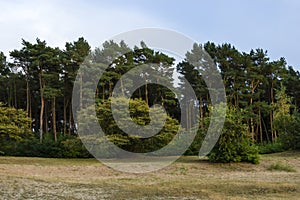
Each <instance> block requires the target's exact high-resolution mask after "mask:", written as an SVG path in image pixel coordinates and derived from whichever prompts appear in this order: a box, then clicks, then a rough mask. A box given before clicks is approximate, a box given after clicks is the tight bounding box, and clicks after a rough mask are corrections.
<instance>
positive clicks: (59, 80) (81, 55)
mask: <svg viewBox="0 0 300 200" xmlns="http://www.w3.org/2000/svg"><path fill="white" fill-rule="evenodd" d="M203 49H205V50H206V51H207V52H208V53H209V55H210V56H211V58H212V59H213V61H214V62H215V64H216V65H217V67H218V69H219V71H220V73H221V75H222V79H223V81H224V85H225V90H226V97H227V104H228V115H227V117H226V121H225V125H224V129H223V131H222V135H221V137H220V139H219V141H218V143H217V145H216V146H215V148H214V149H213V151H212V152H211V154H210V155H209V158H210V160H212V161H222V162H236V161H246V162H252V163H257V162H258V157H257V147H255V146H258V149H259V151H260V153H269V152H276V151H283V150H287V149H299V148H300V135H299V134H300V116H299V113H298V110H299V101H298V100H299V98H300V92H299V91H300V73H299V72H298V71H295V70H294V69H293V68H292V67H291V66H287V62H286V61H285V59H284V58H279V59H278V60H274V61H271V60H270V59H269V57H268V56H267V52H266V51H264V50H262V49H256V50H251V51H250V52H249V53H245V52H240V51H238V50H237V49H236V48H235V47H234V46H232V45H230V44H222V45H215V44H214V43H211V42H207V43H205V44H204V45H200V44H195V45H194V46H193V48H192V49H191V50H190V51H189V52H187V54H186V57H185V59H184V60H182V61H181V62H179V63H178V64H177V65H176V66H175V64H174V61H175V59H174V58H172V57H171V56H169V55H166V54H164V53H161V52H157V51H154V50H152V49H150V48H148V47H147V45H146V44H145V43H144V42H141V45H140V47H135V48H134V49H130V48H129V47H128V46H127V45H126V43H125V42H121V43H119V44H117V43H115V42H113V41H107V42H105V43H104V44H103V48H101V49H100V48H96V49H95V50H94V51H93V52H91V48H90V46H89V44H88V42H87V41H86V40H85V39H84V38H79V39H78V40H77V41H75V42H72V43H69V42H68V43H66V45H65V49H59V48H53V47H50V46H48V45H47V43H46V42H45V41H41V40H40V39H37V40H36V41H35V43H31V42H28V41H25V40H22V47H21V49H18V50H13V51H11V52H10V58H11V59H10V61H11V62H8V61H7V58H6V56H5V55H4V54H3V53H2V52H0V102H3V103H1V106H0V144H1V148H0V151H1V152H2V154H3V153H5V154H7V155H26V156H45V157H89V156H90V155H89V153H88V152H87V150H86V149H85V148H84V146H83V144H82V143H81V141H80V139H79V138H78V134H80V133H78V130H77V128H78V127H77V124H75V123H74V119H73V113H72V88H73V84H74V81H75V77H76V75H77V72H78V69H79V66H80V64H81V63H82V62H83V61H84V59H85V57H86V56H87V55H89V54H90V56H91V57H92V58H91V60H92V62H95V63H97V62H101V63H102V64H105V65H106V67H107V68H106V70H105V71H104V73H103V75H102V77H101V78H100V80H99V83H98V87H97V90H96V102H97V104H96V105H97V106H96V111H97V113H98V120H99V123H100V124H101V127H102V128H103V130H104V131H105V133H106V135H107V137H108V138H110V140H111V141H113V142H114V143H115V144H117V145H119V146H120V147H121V148H124V149H126V150H129V151H132V152H150V151H153V150H155V149H159V148H161V147H162V146H164V145H166V144H168V143H169V142H170V141H171V140H172V138H173V137H174V135H175V134H176V133H177V130H178V129H188V128H190V126H191V124H190V122H188V120H187V123H186V124H182V127H180V125H179V122H180V119H181V115H184V116H185V117H186V118H188V117H189V115H190V112H192V110H193V109H197V110H199V113H200V116H199V121H200V122H199V131H198V134H197V136H196V138H195V140H194V142H193V144H192V145H191V146H190V148H189V149H188V151H187V152H186V154H188V155H195V154H197V153H198V150H199V148H200V146H201V143H202V141H203V138H204V137H205V134H206V131H207V127H208V125H209V117H210V106H211V100H210V94H209V92H208V89H207V86H206V83H205V81H204V79H203V77H202V76H203V72H204V71H205V70H206V69H205V67H201V66H194V65H193V63H195V62H197V60H200V59H201V55H202V54H201V50H203ZM112 55H113V56H115V59H112ZM140 65H148V66H149V67H151V68H153V69H154V70H157V71H159V72H160V74H161V75H162V76H159V77H156V79H155V80H156V81H155V82H148V81H147V76H148V74H147V73H144V72H140V76H141V79H142V80H144V82H145V84H144V85H143V86H142V87H140V88H138V89H137V90H136V91H135V92H134V94H133V96H132V97H131V98H132V100H131V101H130V112H131V117H132V119H133V121H134V122H135V123H136V124H139V125H147V124H148V123H149V115H148V113H149V109H150V107H152V106H153V105H157V104H158V105H160V106H162V107H163V108H164V109H165V110H166V114H167V116H168V117H167V120H166V124H165V126H164V127H163V129H162V131H161V132H160V133H159V134H157V135H155V136H154V137H151V138H148V139H140V138H138V137H134V136H128V135H127V134H125V133H124V132H122V130H120V129H119V128H118V126H117V124H116V123H115V122H114V119H113V117H112V114H111V111H110V103H111V102H110V100H111V97H112V93H113V89H114V88H115V86H116V85H117V82H118V81H119V80H121V86H120V87H121V88H119V90H120V91H121V94H123V95H124V94H125V93H126V92H127V91H126V85H122V79H121V77H122V75H124V74H125V73H126V72H128V71H129V70H131V69H133V68H135V67H137V66H140ZM99 67H100V68H101V67H103V66H100V65H99ZM175 68H176V69H175ZM175 70H176V73H178V74H180V76H179V80H181V79H182V78H183V77H184V78H185V79H187V80H188V81H189V83H190V84H191V86H192V87H193V89H194V91H195V93H196V96H197V99H198V101H197V102H193V103H192V107H191V108H190V109H189V110H187V111H186V112H185V113H181V111H180V105H179V101H178V99H177V98H182V99H183V100H184V101H185V102H187V103H188V99H185V96H184V95H182V96H180V97H176V96H175V94H173V93H172V92H171V91H170V90H169V89H168V88H166V87H163V86H161V85H159V83H162V82H168V83H172V84H174V83H175V82H174V79H173V77H174V76H173V75H174V73H175ZM177 84H178V85H179V86H180V87H181V89H184V88H185V87H186V86H185V85H184V84H183V83H182V82H180V81H179V82H178V83H177ZM78 92H79V93H80V92H82V91H78ZM117 101H118V102H119V103H120V104H122V103H124V100H122V98H119V99H118V100H117ZM189 103H191V102H189ZM78 106H82V105H78ZM120 115H122V113H120ZM125 125H126V123H125Z"/></svg>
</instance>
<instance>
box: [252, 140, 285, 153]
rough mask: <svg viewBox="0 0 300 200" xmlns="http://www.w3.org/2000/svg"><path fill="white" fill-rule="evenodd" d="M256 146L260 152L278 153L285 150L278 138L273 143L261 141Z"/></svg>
mask: <svg viewBox="0 0 300 200" xmlns="http://www.w3.org/2000/svg"><path fill="white" fill-rule="evenodd" d="M257 146H258V151H259V153H260V154H268V153H278V152H283V151H285V150H286V149H285V148H284V146H283V145H282V143H281V142H280V141H279V140H275V142H274V143H271V142H270V143H263V144H259V145H257Z"/></svg>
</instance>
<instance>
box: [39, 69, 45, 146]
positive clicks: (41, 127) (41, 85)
mask: <svg viewBox="0 0 300 200" xmlns="http://www.w3.org/2000/svg"><path fill="white" fill-rule="evenodd" d="M42 75H43V71H42V70H41V73H40V80H39V82H40V93H41V94H40V95H41V110H40V143H42V142H43V124H44V123H43V122H44V107H45V99H44V87H43V80H42Z"/></svg>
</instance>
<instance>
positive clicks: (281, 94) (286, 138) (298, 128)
mask: <svg viewBox="0 0 300 200" xmlns="http://www.w3.org/2000/svg"><path fill="white" fill-rule="evenodd" d="M276 99H277V102H276V103H275V104H274V107H275V111H274V117H273V118H274V124H273V125H274V130H275V131H277V132H278V135H279V141H280V142H281V143H282V145H283V148H284V149H294V150H295V149H300V116H299V113H297V112H295V113H294V114H291V113H290V109H291V98H290V97H288V96H287V94H286V89H285V87H284V86H283V85H281V88H280V90H279V91H278V92H277V94H276Z"/></svg>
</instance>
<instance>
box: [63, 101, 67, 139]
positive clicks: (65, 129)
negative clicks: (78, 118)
mask: <svg viewBox="0 0 300 200" xmlns="http://www.w3.org/2000/svg"><path fill="white" fill-rule="evenodd" d="M63 126H64V136H65V135H66V134H67V98H66V97H65V96H64V123H63Z"/></svg>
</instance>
